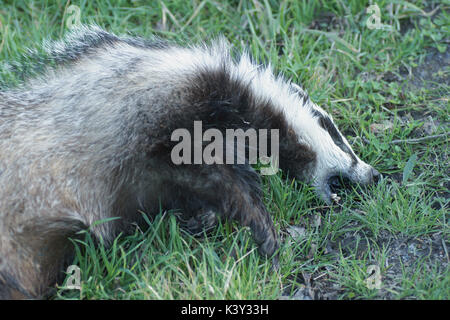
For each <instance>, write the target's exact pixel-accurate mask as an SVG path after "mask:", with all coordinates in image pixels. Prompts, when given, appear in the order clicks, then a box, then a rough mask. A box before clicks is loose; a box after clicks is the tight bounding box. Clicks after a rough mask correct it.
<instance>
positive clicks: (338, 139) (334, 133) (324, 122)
mask: <svg viewBox="0 0 450 320" xmlns="http://www.w3.org/2000/svg"><path fill="white" fill-rule="evenodd" d="M317 113H319V112H318V111H315V112H314V115H317ZM319 124H320V126H321V127H322V128H323V129H325V130H326V131H327V132H328V134H329V135H330V136H331V139H333V142H334V144H335V145H337V146H338V147H339V148H340V149H341V150H342V151H344V152H345V153H347V154H349V155H350V157H351V158H352V167H353V166H355V165H356V164H357V162H358V159H357V158H356V156H355V154H354V153H353V151H352V150H351V149H350V148H349V147H348V146H347V145H346V144H345V142H344V140H343V139H342V136H341V134H340V133H339V131H338V129H337V128H336V126H335V125H334V123H333V122H332V121H331V119H330V118H328V117H327V116H324V115H322V114H320V116H319Z"/></svg>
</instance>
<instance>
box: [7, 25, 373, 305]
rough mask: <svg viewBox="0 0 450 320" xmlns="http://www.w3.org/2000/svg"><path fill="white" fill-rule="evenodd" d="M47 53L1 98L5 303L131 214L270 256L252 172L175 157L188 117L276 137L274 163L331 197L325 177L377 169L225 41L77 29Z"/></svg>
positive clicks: (296, 90)
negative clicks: (39, 68) (169, 215)
mask: <svg viewBox="0 0 450 320" xmlns="http://www.w3.org/2000/svg"><path fill="white" fill-rule="evenodd" d="M45 48H46V50H47V53H48V57H49V60H48V61H52V62H53V66H52V67H50V66H48V67H47V68H46V70H45V71H44V72H43V73H42V74H41V75H39V76H37V77H33V78H31V79H29V80H26V81H25V82H24V83H23V84H21V85H19V86H16V87H14V88H8V89H2V90H1V91H0V297H1V298H41V297H45V295H46V294H47V293H48V289H49V288H50V287H51V286H52V285H54V284H55V282H56V281H57V279H58V277H59V276H60V275H61V274H62V272H61V270H62V268H63V266H64V262H65V261H67V259H70V257H71V254H72V250H71V245H70V241H68V238H69V237H75V236H76V234H77V232H78V231H79V230H83V229H86V228H89V230H90V231H91V232H92V234H93V235H94V236H95V237H96V238H102V239H103V240H104V241H105V242H106V243H108V242H110V241H111V240H112V239H114V237H115V236H117V235H118V233H120V232H126V231H127V230H130V226H131V225H132V223H141V222H142V221H141V220H142V217H141V215H140V213H139V211H143V212H146V213H148V214H151V213H156V212H159V210H160V208H163V209H164V210H168V209H174V210H178V211H179V212H180V213H181V216H180V220H181V221H184V222H185V225H186V227H187V228H188V229H189V230H191V231H192V232H196V231H201V230H202V229H204V228H208V227H211V226H212V225H214V224H215V222H216V220H217V219H235V220H237V221H239V222H240V223H241V224H242V225H244V226H248V227H249V228H250V229H251V231H252V235H253V237H254V240H255V242H256V243H257V244H258V246H259V250H260V252H261V253H262V254H264V255H267V256H272V255H273V254H274V253H275V252H276V250H277V248H278V243H277V235H276V233H275V230H274V226H273V223H272V220H271V218H270V216H269V213H268V211H267V209H266V208H265V206H264V204H263V201H262V193H261V189H260V179H259V175H258V173H257V172H256V171H255V170H254V169H253V168H252V166H250V165H248V164H240V165H228V164H225V165H219V164H211V165H206V164H202V165H195V164H194V165H183V164H182V165H175V164H173V163H172V161H171V158H170V153H171V149H172V148H173V146H174V144H175V142H173V141H171V133H172V132H173V131H174V130H175V129H177V128H187V129H188V130H192V127H193V122H194V121H202V123H203V126H204V127H205V128H216V129H218V130H221V131H222V132H223V131H224V130H225V129H227V128H241V129H244V130H246V129H249V128H254V129H279V140H280V145H279V148H280V150H279V155H280V159H279V165H280V167H281V169H282V170H284V171H287V172H289V173H290V174H291V175H292V176H294V177H296V178H298V179H302V180H304V181H308V182H310V183H311V184H313V185H314V186H315V188H316V190H317V193H318V195H319V196H320V197H321V198H322V199H323V200H325V201H327V202H331V199H332V197H333V195H332V193H331V191H330V186H329V182H330V178H331V177H333V176H336V175H343V176H345V177H348V178H349V179H350V180H351V181H353V182H356V183H360V184H368V183H370V182H372V181H374V179H376V178H377V177H378V175H379V174H378V172H377V171H376V170H375V169H373V168H372V167H371V166H370V165H368V164H366V163H365V162H363V161H361V160H360V159H359V158H358V157H357V156H356V155H355V153H354V152H353V151H352V148H351V147H350V145H349V144H348V142H347V140H346V139H345V138H344V137H343V136H342V134H341V133H340V132H339V131H338V129H337V128H336V126H335V125H334V123H333V120H332V118H331V116H330V115H328V114H327V113H326V112H325V111H324V110H323V109H321V108H320V107H319V106H317V105H316V104H314V103H313V102H312V101H311V100H310V98H309V97H308V95H307V93H306V92H305V91H304V90H302V89H301V88H300V87H299V86H298V85H295V84H293V83H290V82H289V81H286V80H284V79H283V78H282V77H280V76H275V75H274V74H273V73H272V71H271V69H270V67H264V66H261V65H257V64H255V63H254V62H253V61H252V60H251V58H250V57H249V55H248V54H247V53H243V54H241V55H239V56H238V57H235V56H233V55H232V54H231V52H230V48H229V45H227V43H226V41H224V40H217V41H215V42H214V43H213V44H212V45H209V46H206V45H198V46H190V47H182V46H179V45H174V44H169V43H166V42H164V41H162V40H158V39H152V40H143V39H140V38H133V37H119V36H116V35H114V34H111V33H108V32H105V31H103V30H101V29H100V28H98V27H81V28H78V29H77V30H75V31H73V32H71V33H70V34H69V35H68V36H67V37H66V38H65V39H64V40H62V41H60V42H55V43H50V44H47V45H46V46H45ZM49 64H50V63H49ZM112 217H120V219H116V220H112V221H109V222H105V223H100V224H94V222H96V221H99V220H104V219H107V218H112Z"/></svg>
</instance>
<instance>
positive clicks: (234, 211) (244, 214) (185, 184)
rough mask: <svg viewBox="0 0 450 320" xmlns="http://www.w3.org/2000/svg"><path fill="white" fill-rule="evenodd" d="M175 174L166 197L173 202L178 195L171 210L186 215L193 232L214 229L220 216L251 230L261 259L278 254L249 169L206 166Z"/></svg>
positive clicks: (255, 176)
mask: <svg viewBox="0 0 450 320" xmlns="http://www.w3.org/2000/svg"><path fill="white" fill-rule="evenodd" d="M173 173H174V174H173V175H172V177H173V178H174V181H176V182H177V183H176V184H175V185H174V184H173V183H172V184H170V183H166V184H165V185H166V186H171V189H170V190H167V192H166V194H167V195H168V198H172V199H173V198H174V195H177V197H176V198H177V200H178V201H181V203H180V202H179V203H177V204H172V205H171V209H181V210H182V211H183V216H184V218H185V219H184V221H187V222H188V223H187V224H189V223H190V226H189V225H188V229H190V230H191V232H192V230H195V231H196V232H198V231H199V230H203V229H204V228H205V226H206V227H211V226H212V225H214V224H215V217H216V215H215V214H217V215H218V217H219V218H222V219H225V220H228V219H234V220H237V221H239V222H240V224H242V225H243V226H247V227H249V228H250V230H251V232H252V236H253V238H254V240H255V242H256V243H257V244H258V246H259V252H260V253H261V254H262V255H265V256H272V255H273V254H274V253H275V252H276V250H277V249H278V241H277V235H276V232H275V228H274V225H273V222H272V219H271V217H270V215H269V212H268V211H267V209H266V207H265V205H264V203H263V201H262V191H261V183H260V178H259V175H258V174H257V173H256V172H255V171H254V170H253V169H252V168H251V167H250V166H247V165H234V166H228V165H208V166H206V165H205V166H199V167H197V168H195V169H194V168H192V167H190V168H188V167H183V166H180V167H177V168H176V169H174V172H173ZM174 188H175V189H174ZM186 217H188V218H186ZM205 219H206V221H205Z"/></svg>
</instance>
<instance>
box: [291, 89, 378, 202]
mask: <svg viewBox="0 0 450 320" xmlns="http://www.w3.org/2000/svg"><path fill="white" fill-rule="evenodd" d="M293 87H294V89H295V90H297V91H298V93H299V95H300V97H302V100H303V101H302V102H303V103H302V106H301V108H306V109H307V110H308V111H309V113H310V115H311V117H307V118H308V121H310V122H311V123H310V124H309V125H308V132H306V131H305V124H302V125H300V126H299V127H298V130H297V135H298V136H299V138H300V139H304V140H305V141H307V142H308V144H309V145H310V147H311V148H312V149H313V150H314V151H315V153H316V165H315V170H314V173H313V174H312V176H311V177H310V179H311V182H312V183H313V184H314V186H315V188H316V190H317V192H318V194H319V196H320V197H321V198H322V199H323V200H325V201H326V202H327V203H331V202H332V201H336V200H338V199H339V198H338V197H337V195H336V194H334V193H333V192H332V191H331V188H330V185H331V184H333V183H334V182H335V181H336V178H337V177H339V176H341V177H344V178H347V179H349V180H350V181H351V182H355V183H358V184H361V185H367V184H370V183H372V182H376V181H378V179H379V177H380V173H379V172H378V171H377V170H376V169H374V168H373V167H372V166H370V165H368V164H367V163H365V162H364V161H362V160H361V159H359V158H358V156H356V154H355V153H354V152H353V150H352V148H351V147H350V145H349V143H348V141H347V139H346V138H345V137H344V136H343V135H342V134H341V133H340V132H339V130H338V128H337V127H336V125H335V124H334V122H333V119H332V117H331V116H330V115H329V114H327V113H326V112H325V111H324V110H323V109H322V108H320V107H319V106H317V105H316V104H315V103H313V102H311V100H310V99H309V97H308V96H307V94H306V93H305V92H304V91H303V90H302V89H301V88H300V87H298V86H297V85H293Z"/></svg>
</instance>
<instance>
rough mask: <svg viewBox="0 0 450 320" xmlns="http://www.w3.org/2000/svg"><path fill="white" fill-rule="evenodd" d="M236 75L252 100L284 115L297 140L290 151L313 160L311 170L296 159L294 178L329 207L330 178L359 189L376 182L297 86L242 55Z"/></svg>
mask: <svg viewBox="0 0 450 320" xmlns="http://www.w3.org/2000/svg"><path fill="white" fill-rule="evenodd" d="M236 75H237V76H238V78H240V79H248V80H247V81H249V83H250V87H251V89H252V90H253V95H254V96H255V97H257V98H259V99H260V100H261V101H271V103H272V105H273V108H274V109H275V110H277V111H281V113H282V114H283V115H284V117H285V121H286V124H287V126H289V128H292V129H293V131H294V132H295V135H296V139H297V142H296V144H294V145H291V146H290V148H294V149H295V148H298V147H299V146H306V149H305V148H304V150H308V152H310V153H311V155H309V154H308V155H303V156H308V158H311V157H312V158H315V161H314V162H315V163H314V166H309V165H308V166H303V167H302V165H301V163H302V161H301V159H299V160H300V161H299V167H298V168H294V170H293V171H294V175H296V176H297V173H298V178H300V179H305V178H306V179H307V180H309V181H310V182H311V183H312V184H313V185H314V186H315V188H316V190H317V193H318V195H319V196H320V197H321V198H322V199H323V200H324V201H326V202H327V203H331V202H332V201H336V200H337V199H338V197H337V195H336V194H334V193H333V192H332V191H331V188H330V184H331V183H332V181H333V180H335V179H333V178H337V177H339V176H341V177H344V178H348V179H349V180H350V181H352V182H354V183H359V184H362V185H365V184H369V183H371V182H374V181H377V180H378V179H379V177H380V174H379V172H378V171H377V170H375V169H374V168H373V167H372V166H370V165H368V164H367V163H365V162H364V161H362V160H361V159H359V158H358V157H357V156H356V155H355V153H354V152H353V150H352V148H351V147H350V145H349V143H348V142H347V140H346V139H345V137H344V136H343V135H342V134H341V133H340V132H339V130H338V129H337V127H336V126H335V124H334V122H333V119H332V118H331V116H330V115H328V114H327V113H326V112H325V111H324V110H323V109H322V108H320V107H319V106H317V105H316V104H315V103H313V102H312V101H311V100H310V99H309V97H308V94H307V93H306V92H305V91H304V90H303V89H302V88H301V87H300V86H298V85H296V84H293V83H290V82H288V81H285V80H284V79H283V78H282V77H277V76H275V75H274V74H273V73H272V71H271V69H270V66H269V67H267V68H259V67H258V66H255V65H254V64H252V62H251V61H250V60H249V59H248V57H247V56H246V55H244V56H242V57H241V60H240V62H239V64H238V66H237V71H236ZM291 151H293V150H291ZM310 156H311V157H310ZM280 157H283V154H280ZM294 167H295V164H294Z"/></svg>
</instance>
